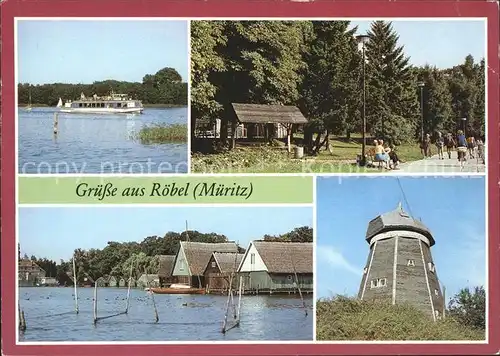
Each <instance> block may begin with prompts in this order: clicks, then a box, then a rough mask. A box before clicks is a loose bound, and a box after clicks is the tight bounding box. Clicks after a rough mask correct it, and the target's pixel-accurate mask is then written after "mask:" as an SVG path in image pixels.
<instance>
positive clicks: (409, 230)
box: [358, 204, 445, 320]
mask: <svg viewBox="0 0 500 356" xmlns="http://www.w3.org/2000/svg"><path fill="white" fill-rule="evenodd" d="M365 238H366V242H367V243H368V244H369V245H370V253H369V254H368V259H367V263H366V267H365V268H364V270H363V277H362V279H361V285H360V287H359V293H358V298H359V299H361V300H370V299H385V300H388V301H389V302H392V304H397V303H409V304H412V305H414V306H415V307H416V308H418V309H420V310H422V311H424V312H425V313H427V314H429V315H430V316H431V317H432V318H433V319H434V320H436V319H439V318H440V317H442V315H443V313H444V308H445V302H444V297H443V293H442V292H441V288H440V285H439V279H438V276H437V271H436V267H435V265H434V261H433V259H432V254H431V247H432V246H434V244H435V240H434V237H433V236H432V233H431V232H430V230H429V229H428V228H427V227H426V226H425V225H424V224H423V223H422V222H420V221H418V220H415V219H413V218H412V217H411V216H410V215H409V214H407V213H406V212H405V211H404V210H403V208H402V206H401V204H399V206H398V207H397V208H396V209H395V210H393V211H390V212H388V213H385V214H382V215H380V216H377V217H376V218H374V219H373V220H371V221H370V222H369V224H368V229H367V232H366V237H365Z"/></svg>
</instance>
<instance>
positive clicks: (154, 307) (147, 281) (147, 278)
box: [144, 269, 160, 322]
mask: <svg viewBox="0 0 500 356" xmlns="http://www.w3.org/2000/svg"><path fill="white" fill-rule="evenodd" d="M144 274H145V275H146V283H147V285H148V289H149V288H150V285H149V277H148V274H147V271H146V269H144ZM148 293H150V294H151V300H152V301H153V309H154V311H155V320H156V322H159V321H160V317H159V316H158V309H156V302H155V294H154V292H152V291H151V290H149V291H148Z"/></svg>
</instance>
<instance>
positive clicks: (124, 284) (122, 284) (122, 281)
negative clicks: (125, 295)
mask: <svg viewBox="0 0 500 356" xmlns="http://www.w3.org/2000/svg"><path fill="white" fill-rule="evenodd" d="M118 287H120V288H123V287H128V283H127V280H126V279H125V278H123V277H122V278H120V280H119V281H118Z"/></svg>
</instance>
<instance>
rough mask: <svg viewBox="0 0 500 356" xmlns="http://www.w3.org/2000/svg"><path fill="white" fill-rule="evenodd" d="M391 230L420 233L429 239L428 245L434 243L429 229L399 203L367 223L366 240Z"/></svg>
mask: <svg viewBox="0 0 500 356" xmlns="http://www.w3.org/2000/svg"><path fill="white" fill-rule="evenodd" d="M392 230H407V231H413V232H418V233H421V234H422V235H424V236H426V237H427V238H428V239H429V242H430V246H433V245H434V244H435V240H434V237H433V236H432V233H431V232H430V230H429V229H428V228H427V227H426V226H425V225H424V224H423V223H422V222H421V221H419V220H416V219H414V218H413V217H411V216H410V215H409V214H408V213H406V212H405V211H404V210H403V207H402V206H401V203H400V204H399V205H398V207H397V208H396V209H394V210H393V211H390V212H388V213H384V214H381V215H379V216H377V217H376V218H375V219H373V220H371V221H370V222H369V223H368V229H367V231H366V240H367V241H368V243H369V242H370V240H371V239H372V238H373V237H374V236H375V235H377V234H380V233H382V232H387V231H392Z"/></svg>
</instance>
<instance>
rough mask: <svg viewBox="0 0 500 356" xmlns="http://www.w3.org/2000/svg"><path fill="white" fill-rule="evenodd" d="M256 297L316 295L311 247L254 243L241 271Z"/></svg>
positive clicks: (307, 245) (241, 266)
mask: <svg viewBox="0 0 500 356" xmlns="http://www.w3.org/2000/svg"><path fill="white" fill-rule="evenodd" d="M238 272H239V275H240V276H242V277H243V281H244V285H245V290H246V291H251V292H255V293H265V292H269V293H279V292H296V291H297V287H300V288H301V290H302V291H303V292H306V293H309V292H312V291H313V288H314V282H313V247H312V243H296V242H270V241H269V242H268V241H253V242H251V243H250V246H249V247H248V249H247V251H246V253H245V256H244V258H243V260H242V262H241V264H240V267H239V269H238Z"/></svg>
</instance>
